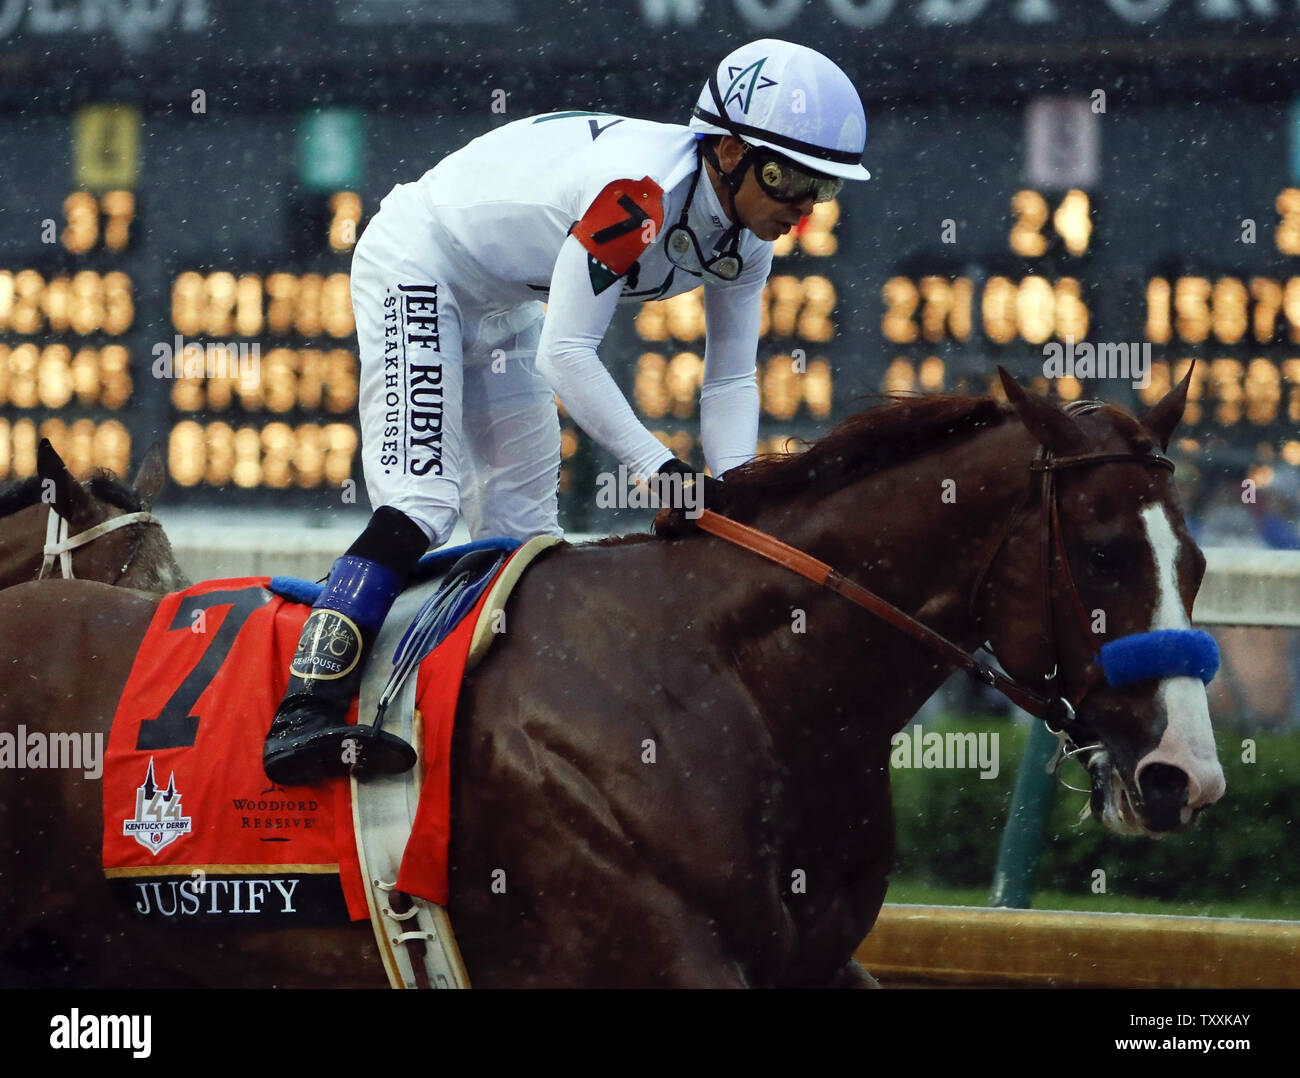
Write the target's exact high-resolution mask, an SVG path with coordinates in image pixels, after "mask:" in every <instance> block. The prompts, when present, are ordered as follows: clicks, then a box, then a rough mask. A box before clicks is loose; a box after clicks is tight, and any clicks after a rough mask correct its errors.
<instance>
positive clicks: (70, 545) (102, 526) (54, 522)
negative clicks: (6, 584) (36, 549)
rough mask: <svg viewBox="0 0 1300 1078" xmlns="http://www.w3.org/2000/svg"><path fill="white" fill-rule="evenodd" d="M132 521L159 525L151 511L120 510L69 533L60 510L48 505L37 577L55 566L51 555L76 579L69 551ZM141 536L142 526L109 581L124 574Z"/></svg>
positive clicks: (141, 538)
mask: <svg viewBox="0 0 1300 1078" xmlns="http://www.w3.org/2000/svg"><path fill="white" fill-rule="evenodd" d="M133 524H156V525H158V526H159V527H161V526H162V521H160V520H159V519H158V518H157V517H156V516H154V515H153V514H152V513H147V512H139V513H123V514H122V515H121V516H116V517H110V518H109V519H108V520H105V521H103V522H102V523H99V524H96V525H95V526H94V527H93V528H87V529H86V530H85V531H84V532H79V533H78V534H77V535H69V534H68V533H69V531H70V528H69V525H68V521H67V519H66V518H65V517H63V516H61V515H60V514H59V511H58V509H57V508H55V507H54V506H53V505H51V506H50V515H49V517H48V518H47V519H46V522H45V549H44V550H43V551H42V553H43V554H44V558H43V559H42V561H41V570H40V572H39V573H37V574H36V579H37V580H44V579H45V578H46V576H48V575H50V573H51V572H52V571H53V569H54V559H55V558H58V560H59V571H60V572H61V573H62V575H63V576H64V577H65V578H66V579H68V580H73V579H75V578H74V577H73V575H72V552H73V551H74V550H76V549H77V548H78V547H83V546H86V545H87V544H88V543H93V542H94V541H95V540H96V539H98V538H100V537H101V536H104V535H107V534H108V533H109V532H113V531H117V529H118V528H127V527H130V526H131V525H133ZM143 540H144V529H143V528H142V529H140V530H139V531H137V532H136V534H135V536H134V537H133V538H132V540H131V549H130V550H129V551H128V552H127V555H126V560H125V561H124V562H122V568H120V569H119V570H118V571H117V576H116V577H115V578H114V579H113V580H111V581H109V583H111V584H116V583H117V582H118V581H120V580H121V579H122V578H123V577H124V576H126V572H127V570H128V569H129V568H131V563H132V562H133V561H135V558H136V555H137V554H139V553H140V546H141V544H142V542H143Z"/></svg>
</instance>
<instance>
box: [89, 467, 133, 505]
mask: <svg viewBox="0 0 1300 1078" xmlns="http://www.w3.org/2000/svg"><path fill="white" fill-rule="evenodd" d="M85 485H86V488H87V489H88V490H89V491H90V493H91V494H93V495H94V496H95V497H96V498H98V499H99V500H100V501H101V502H108V504H109V505H115V506H117V507H118V508H119V509H121V510H122V512H124V513H139V512H142V511H143V510H144V508H145V504H144V500H143V499H142V498H141V497H140V495H139V494H137V493H136V492H135V490H134V489H132V488H131V487H129V486H127V485H126V484H125V483H124V482H122V480H120V479H118V477H117V476H115V475H114V474H113V473H112V472H110V471H108V470H107V469H104V468H101V469H98V470H97V471H95V472H93V473H92V474H91V476H90V478H89V479H87V480H86V484H85Z"/></svg>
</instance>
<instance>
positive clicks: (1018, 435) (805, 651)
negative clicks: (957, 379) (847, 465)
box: [728, 425, 1030, 749]
mask: <svg viewBox="0 0 1300 1078" xmlns="http://www.w3.org/2000/svg"><path fill="white" fill-rule="evenodd" d="M1027 438H1028V436H1027V435H1026V434H1025V433H1024V431H1023V429H1021V428H1019V427H1018V426H1013V425H1003V426H1000V427H997V428H994V429H993V430H990V431H987V432H985V433H982V434H979V435H977V436H975V437H973V438H966V439H963V440H962V441H961V442H960V443H959V444H956V445H954V446H952V447H950V448H947V449H944V448H940V449H938V450H936V451H934V452H932V453H929V454H927V455H925V456H923V457H918V458H915V459H913V460H911V461H908V462H906V463H904V464H901V465H898V466H896V467H894V468H891V469H888V470H884V471H881V472H879V473H876V474H874V475H872V476H870V477H869V478H866V479H863V480H860V481H858V482H856V483H853V484H850V485H849V486H846V487H845V488H843V489H841V490H839V491H837V492H836V493H834V494H832V495H830V496H826V497H822V498H821V499H820V500H818V501H816V502H812V501H810V500H800V499H797V500H795V501H793V502H791V503H788V504H786V505H779V506H772V507H771V508H770V509H767V510H765V511H764V512H761V513H760V514H758V516H757V517H756V519H755V520H754V523H755V525H756V526H757V527H760V528H764V530H770V531H772V532H773V533H774V534H777V535H778V536H779V537H780V538H782V539H784V540H785V541H786V542H788V543H790V544H792V545H794V546H797V547H799V548H800V549H802V550H806V551H808V552H809V553H811V554H813V555H814V556H816V557H818V558H820V559H821V560H823V561H825V562H827V563H828V564H830V565H831V566H832V567H833V568H835V569H838V570H839V571H840V572H841V573H843V574H844V575H845V576H847V577H849V578H850V579H851V580H854V581H856V582H858V583H860V584H862V585H863V586H865V587H867V588H869V589H871V590H872V591H875V592H876V593H877V594H879V595H881V596H882V597H884V598H885V599H887V600H889V601H890V602H892V603H893V604H894V605H896V606H898V607H900V608H901V609H902V610H904V611H905V612H906V613H908V614H911V615H912V616H914V617H916V618H917V619H918V620H920V621H922V622H924V623H925V624H926V625H928V626H930V627H931V628H933V629H935V630H937V631H938V632H940V633H942V634H943V635H945V636H947V637H948V638H949V639H951V640H953V641H954V642H956V643H959V644H961V645H962V646H964V647H966V648H968V649H970V648H973V647H975V646H977V645H978V644H979V643H980V640H979V639H978V636H979V633H978V629H977V626H976V624H975V622H974V619H973V617H972V616H971V613H970V611H969V600H970V595H971V591H972V588H973V586H974V584H975V577H976V574H977V573H978V572H979V568H980V565H981V564H982V563H983V562H984V561H985V560H986V559H987V558H988V557H989V556H991V555H992V553H993V551H992V544H993V543H995V542H996V541H997V537H998V534H999V533H1000V531H1001V529H1002V528H1003V527H1004V525H1005V524H1006V522H1007V520H1008V518H1009V517H1010V515H1011V513H1012V512H1013V509H1014V506H1015V503H1016V501H1017V500H1018V499H1019V497H1020V495H1021V494H1022V493H1023V491H1024V489H1025V486H1026V484H1027V483H1028V482H1029V472H1028V468H1027V467H1024V468H1022V467H1020V466H1019V464H1012V463H1011V462H1018V461H1022V460H1023V461H1025V462H1026V464H1027V462H1028V460H1029V457H1030V448H1029V443H1028V440H1027ZM1009 464H1010V466H1008V465H1009ZM742 557H749V558H756V556H755V555H752V554H748V555H742ZM774 574H775V575H774ZM746 575H747V576H749V577H750V580H752V579H753V576H752V575H751V574H746ZM760 579H761V580H762V585H761V586H762V587H763V588H765V589H769V590H770V589H776V594H773V595H769V596H768V597H767V598H766V599H765V600H764V601H763V602H762V603H761V604H759V603H755V601H754V599H753V597H752V596H746V594H745V591H746V583H745V582H741V581H737V583H736V584H735V585H734V586H732V587H731V588H730V589H728V590H729V592H730V595H731V599H730V601H731V602H734V603H735V604H737V605H738V606H739V607H741V608H748V609H749V610H751V611H762V612H763V613H762V614H759V616H757V617H753V618H751V619H749V624H748V626H747V628H746V630H745V631H744V634H743V635H744V638H743V639H742V640H741V641H740V642H739V643H738V644H737V646H736V648H735V650H734V654H735V655H736V656H737V658H738V660H739V662H740V664H741V667H742V669H741V674H742V677H744V678H745V679H746V680H752V681H754V682H757V683H761V684H768V685H770V684H776V683H784V684H786V685H787V689H786V692H787V693H788V694H789V697H790V706H789V707H788V708H786V709H785V713H786V714H787V715H788V716H789V717H790V719H791V721H794V722H796V723H800V722H802V723H806V722H807V721H808V720H809V716H810V713H811V714H812V715H813V716H814V721H815V716H816V715H818V714H820V715H827V716H834V715H836V714H838V715H840V716H842V717H843V721H837V722H834V723H833V725H834V727H835V728H836V729H842V728H843V726H844V721H848V722H858V723H861V726H860V727H859V728H858V734H860V736H861V738H862V741H863V744H864V746H865V745H870V746H873V747H874V748H876V749H878V748H879V746H880V745H881V744H882V741H881V736H880V735H881V734H882V733H884V734H890V733H892V732H893V731H894V730H896V729H897V728H898V726H899V725H901V723H902V722H904V721H905V720H906V719H907V718H908V717H909V716H910V715H911V714H913V713H915V711H916V709H917V708H919V707H920V705H921V704H922V703H924V701H925V699H926V698H927V697H928V696H929V695H930V693H931V692H933V691H934V689H935V688H937V687H938V685H939V684H941V683H942V682H943V680H944V679H945V677H946V676H947V673H948V670H947V668H946V667H944V666H943V665H942V664H940V663H939V662H938V661H937V659H936V657H935V656H934V655H933V654H931V653H930V652H928V651H926V650H925V649H923V648H922V646H921V645H919V644H916V643H914V642H913V641H911V640H910V639H908V638H906V637H904V636H903V634H902V633H900V632H899V631H898V630H896V629H893V628H890V627H889V626H887V625H885V624H884V622H882V621H880V620H879V619H877V618H875V616H874V615H872V614H870V613H868V612H867V611H864V610H862V609H861V608H860V607H858V606H856V605H854V604H852V603H850V602H848V601H847V600H845V599H843V598H842V597H840V596H838V595H835V594H834V593H832V592H830V591H829V590H827V589H825V588H817V587H815V586H814V585H811V584H809V583H808V582H806V581H804V580H802V578H799V577H797V576H795V575H794V574H793V573H789V572H787V571H783V570H776V569H775V568H773V570H772V572H766V571H763V572H762V576H761V578H760ZM800 610H802V611H803V614H802V617H800V615H799V614H798V613H797V611H800ZM764 615H765V616H764ZM782 662H784V663H786V664H788V667H789V674H790V676H789V677H788V678H786V679H784V681H782V678H781V675H780V674H779V673H777V672H775V671H774V670H773V669H772V666H773V664H774V663H775V664H780V663H782ZM800 716H802V718H800ZM829 721H830V720H829V718H828V722H829ZM799 736H800V737H802V734H800V735H799ZM883 743H884V744H887V740H886V741H885V742H883Z"/></svg>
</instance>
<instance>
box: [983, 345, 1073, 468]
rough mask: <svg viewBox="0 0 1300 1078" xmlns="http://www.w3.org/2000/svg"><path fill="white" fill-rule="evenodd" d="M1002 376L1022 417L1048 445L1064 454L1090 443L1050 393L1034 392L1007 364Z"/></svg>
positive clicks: (1043, 444) (1026, 425) (1007, 392)
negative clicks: (1048, 394)
mask: <svg viewBox="0 0 1300 1078" xmlns="http://www.w3.org/2000/svg"><path fill="white" fill-rule="evenodd" d="M998 377H999V378H1001V379H1002V388H1003V389H1004V390H1005V391H1006V394H1007V400H1009V401H1010V402H1011V405H1012V407H1014V408H1015V410H1016V414H1017V415H1018V416H1019V417H1020V421H1021V422H1022V423H1023V424H1024V425H1025V427H1026V428H1027V429H1028V430H1029V433H1030V434H1032V435H1033V436H1034V437H1035V438H1037V439H1038V441H1039V443H1040V444H1041V445H1042V446H1043V447H1044V448H1046V449H1048V450H1050V451H1051V452H1053V453H1055V454H1056V455H1057V456H1062V457H1064V456H1069V455H1070V454H1072V453H1078V452H1080V451H1081V450H1082V449H1083V448H1084V447H1085V446H1086V445H1087V442H1088V439H1087V436H1086V435H1085V434H1084V433H1083V431H1081V430H1080V429H1079V425H1078V424H1077V423H1076V422H1075V421H1074V420H1073V419H1071V418H1070V417H1069V416H1068V415H1066V414H1065V413H1064V412H1063V411H1061V409H1060V408H1058V407H1057V406H1056V405H1055V404H1053V403H1052V402H1051V401H1049V400H1048V399H1047V398H1046V397H1040V396H1038V395H1037V394H1035V393H1030V392H1029V391H1028V390H1027V389H1025V388H1024V386H1022V385H1021V384H1020V383H1019V382H1017V381H1016V380H1015V379H1014V378H1013V377H1012V376H1011V375H1010V374H1008V373H1007V370H1006V368H1004V367H999V368H998Z"/></svg>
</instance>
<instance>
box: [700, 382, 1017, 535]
mask: <svg viewBox="0 0 1300 1078" xmlns="http://www.w3.org/2000/svg"><path fill="white" fill-rule="evenodd" d="M868 399H874V400H877V401H879V402H880V403H878V404H877V406H876V407H873V408H868V409H867V410H866V411H864V412H859V413H858V414H857V415H854V416H851V417H850V418H848V419H846V420H844V421H843V422H841V423H840V424H839V425H838V426H836V427H835V429H834V430H832V431H831V432H830V433H829V434H827V435H826V436H825V437H823V438H819V439H818V440H817V441H815V442H811V443H804V444H805V445H806V446H807V448H806V449H804V451H803V452H801V453H785V454H773V455H769V456H763V457H756V458H755V459H754V460H751V461H750V462H749V463H748V464H742V465H740V467H738V468H733V469H732V470H731V471H729V472H728V473H727V474H726V482H725V483H724V484H723V491H724V501H723V504H721V505H719V506H718V508H719V509H720V510H721V511H722V512H723V513H725V514H726V515H728V516H735V517H737V518H741V517H745V516H748V515H750V514H751V513H753V512H754V511H755V510H756V509H758V508H759V506H761V505H762V504H763V503H764V502H765V501H767V500H769V499H770V498H771V496H772V495H774V494H779V493H786V492H791V491H796V490H797V491H813V490H829V489H831V488H834V487H836V486H840V485H842V484H843V483H844V482H845V481H846V480H847V479H848V478H850V477H855V478H861V477H862V476H864V475H870V474H871V473H872V472H878V471H881V470H883V469H885V468H892V467H895V466H897V465H899V464H903V463H905V462H906V461H908V460H911V459H912V458H914V457H917V456H920V455H921V454H922V453H924V452H926V451H927V450H929V449H933V448H934V447H935V446H936V445H937V444H939V443H941V442H945V441H947V440H950V439H952V438H964V437H968V436H970V435H972V434H974V433H975V432H976V431H978V430H981V429H983V428H985V427H994V426H998V425H999V424H1001V423H1002V422H1003V421H1004V420H1005V419H1006V418H1007V417H1008V416H1009V415H1012V414H1014V409H1013V408H1012V407H1011V406H1010V405H1009V404H1004V403H1001V402H999V401H996V400H993V399H992V398H991V397H961V396H955V395H953V394H934V395H927V396H887V397H875V398H868Z"/></svg>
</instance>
